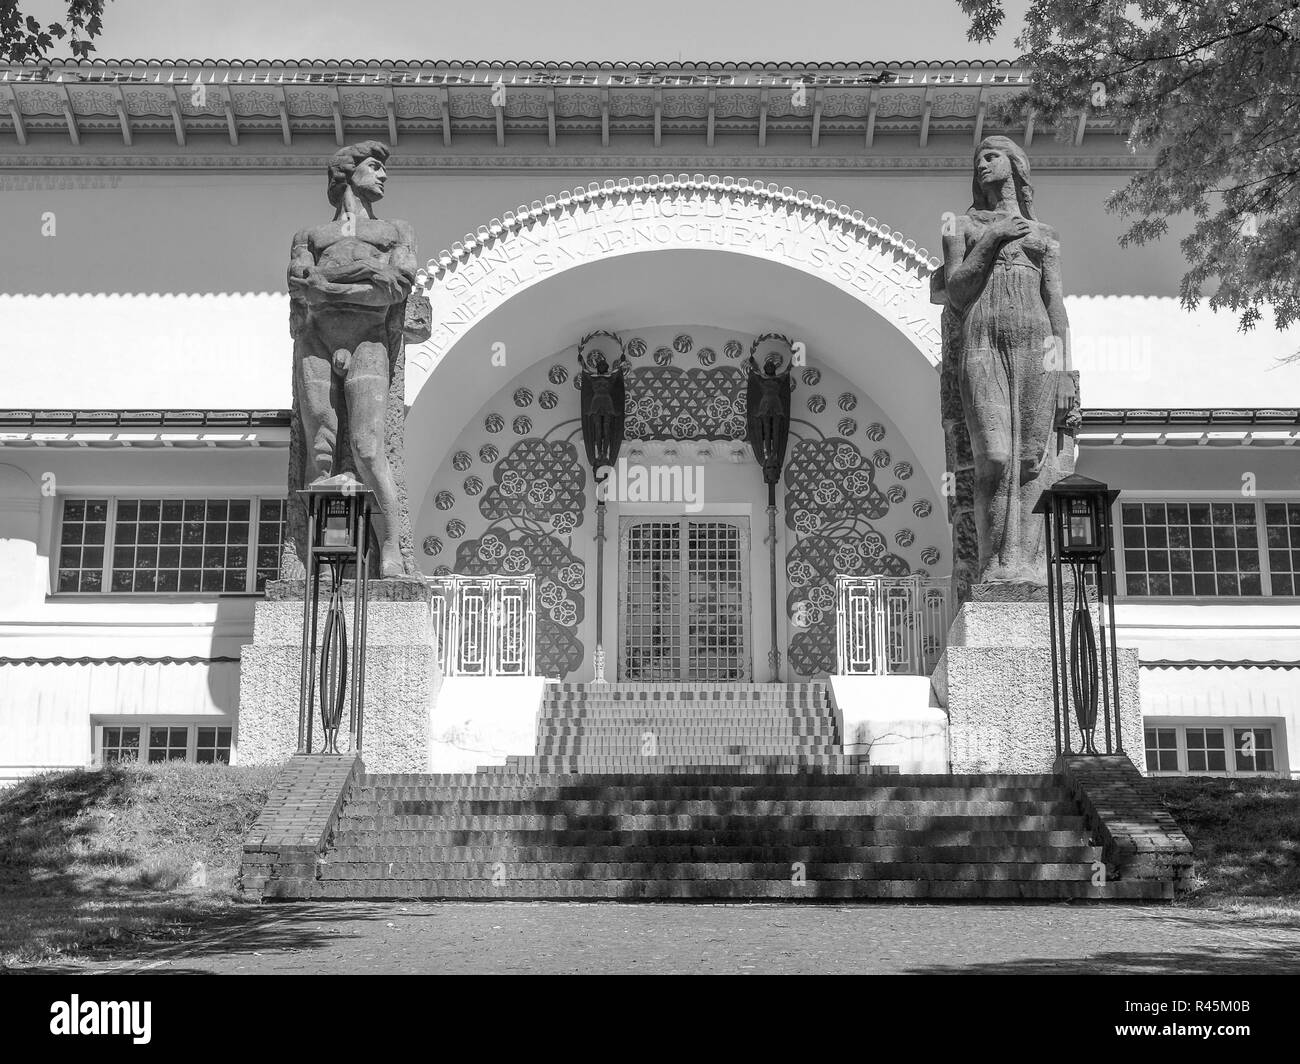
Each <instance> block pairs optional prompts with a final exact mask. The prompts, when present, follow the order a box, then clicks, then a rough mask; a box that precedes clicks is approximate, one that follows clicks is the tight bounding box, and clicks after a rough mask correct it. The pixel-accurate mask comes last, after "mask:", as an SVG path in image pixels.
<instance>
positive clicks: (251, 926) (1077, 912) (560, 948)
mask: <svg viewBox="0 0 1300 1064" xmlns="http://www.w3.org/2000/svg"><path fill="white" fill-rule="evenodd" d="M89 968H90V970H91V971H95V972H100V973H109V972H130V971H136V972H145V971H147V972H151V973H152V972H176V973H200V972H211V973H219V974H277V975H278V974H306V973H323V972H329V973H399V974H413V973H474V972H499V973H512V972H513V973H542V972H554V973H568V972H574V973H586V974H601V973H617V972H637V973H670V972H695V973H736V974H756V973H762V972H782V973H796V972H827V973H857V972H869V973H903V972H951V973H990V974H992V973H1027V974H1037V973H1058V972H1094V973H1115V974H1120V973H1172V972H1193V973H1222V974H1237V973H1245V972H1262V973H1283V972H1287V973H1292V974H1295V973H1300V927H1291V928H1276V927H1268V926H1266V925H1263V924H1261V923H1258V922H1252V921H1250V920H1249V919H1246V918H1242V917H1236V916H1230V915H1228V914H1224V913H1215V912H1206V911H1199V910H1188V909H1173V908H1168V907H1154V906H1147V907H1138V906H1114V905H1108V906H1097V905H1042V906H1011V905H1000V906H988V905H980V906H974V905H946V906H945V905H861V906H853V907H846V906H835V905H817V906H811V905H805V906H790V905H767V904H758V905H717V904H707V905H699V904H697V905H682V904H659V905H654V904H647V905H622V904H608V903H580V902H532V903H530V902H478V903H475V902H443V903H433V902H410V903H400V902H395V903H392V904H387V905H385V904H376V903H342V904H336V905H267V906H260V907H256V908H249V909H242V910H239V911H238V912H237V913H236V914H234V915H233V916H232V917H230V918H229V919H228V920H226V921H224V922H223V925H222V926H220V927H219V928H218V929H217V930H216V931H213V932H211V933H209V934H205V935H203V936H201V937H199V938H196V939H195V940H194V941H192V942H188V943H185V944H183V945H178V946H158V947H150V946H147V945H146V946H143V947H140V948H138V949H137V950H136V951H135V952H134V954H133V955H131V956H124V955H121V954H119V955H117V956H115V957H114V958H112V959H100V960H97V961H94V962H92V963H91V964H90V965H89ZM80 970H83V971H84V970H86V969H85V968H82V969H80Z"/></svg>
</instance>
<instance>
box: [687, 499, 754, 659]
mask: <svg viewBox="0 0 1300 1064" xmlns="http://www.w3.org/2000/svg"><path fill="white" fill-rule="evenodd" d="M747 562H748V559H747V558H743V557H742V556H741V544H740V529H739V528H738V527H737V526H736V525H734V524H727V523H724V522H720V521H690V522H688V524H687V555H686V601H687V617H686V658H685V661H684V662H683V665H684V667H685V671H684V678H685V679H688V680H743V679H747V678H748V672H749V662H748V658H749V655H748V653H747V651H746V646H745V587H744V576H743V567H744V566H745V564H746V563H747Z"/></svg>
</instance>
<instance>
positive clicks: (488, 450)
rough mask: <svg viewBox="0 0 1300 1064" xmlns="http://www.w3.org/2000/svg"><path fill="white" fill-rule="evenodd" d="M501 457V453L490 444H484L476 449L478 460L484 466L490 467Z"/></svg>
mask: <svg viewBox="0 0 1300 1064" xmlns="http://www.w3.org/2000/svg"><path fill="white" fill-rule="evenodd" d="M500 457H501V452H500V451H499V450H497V448H496V446H495V445H494V444H491V443H485V444H483V446H482V447H480V448H479V449H478V460H479V461H480V462H482V463H483V464H484V465H491V464H492V463H493V462H495V461H496V460H497V459H498V458H500Z"/></svg>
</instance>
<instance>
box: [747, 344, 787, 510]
mask: <svg viewBox="0 0 1300 1064" xmlns="http://www.w3.org/2000/svg"><path fill="white" fill-rule="evenodd" d="M764 345H767V346H768V347H770V348H772V350H770V351H769V352H768V353H767V354H766V355H765V356H764V358H763V366H762V369H761V370H760V369H759V365H758V360H757V359H756V358H755V355H756V354H757V353H759V350H760V348H761V347H763V346H764ZM778 345H779V347H778ZM791 365H792V362H791V351H790V343H789V341H788V340H786V339H785V337H783V336H777V335H776V334H775V333H769V334H766V335H764V336H760V337H759V338H758V339H757V340H755V341H754V346H753V350H752V351H751V352H750V355H749V358H748V359H747V360H746V361H745V368H746V370H747V371H748V382H747V384H746V387H745V421H746V423H747V427H748V432H747V435H748V437H749V445H750V447H751V448H753V451H754V458H755V459H756V460H757V461H758V463H759V464H760V465H761V466H762V467H763V481H764V483H766V484H768V485H773V484H776V483H777V482H778V481H780V479H781V467H782V465H784V464H785V451H786V446H787V444H788V443H789V440H790V396H791V394H792V393H793V392H794V381H793V379H792V378H791V376H790V369H791Z"/></svg>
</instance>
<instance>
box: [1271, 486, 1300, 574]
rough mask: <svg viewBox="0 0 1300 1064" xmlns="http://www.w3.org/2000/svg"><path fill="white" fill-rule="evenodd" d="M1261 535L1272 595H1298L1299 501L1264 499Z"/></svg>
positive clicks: (1299, 555) (1299, 571)
mask: <svg viewBox="0 0 1300 1064" xmlns="http://www.w3.org/2000/svg"><path fill="white" fill-rule="evenodd" d="M1264 538H1265V542H1266V543H1267V545H1268V568H1269V572H1270V573H1272V576H1273V594H1275V595H1300V502H1266V503H1265V504H1264Z"/></svg>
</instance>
